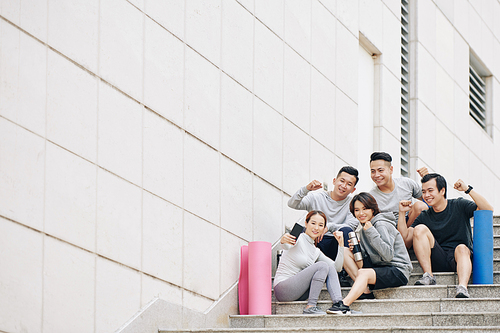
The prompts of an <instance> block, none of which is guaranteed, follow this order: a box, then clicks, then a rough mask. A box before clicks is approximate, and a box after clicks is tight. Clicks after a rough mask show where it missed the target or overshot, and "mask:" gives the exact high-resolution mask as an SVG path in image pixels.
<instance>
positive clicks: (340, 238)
mask: <svg viewBox="0 0 500 333" xmlns="http://www.w3.org/2000/svg"><path fill="white" fill-rule="evenodd" d="M333 237H335V239H336V240H337V242H338V243H339V244H341V245H342V246H344V233H343V232H342V231H339V230H337V231H335V232H334V233H333Z"/></svg>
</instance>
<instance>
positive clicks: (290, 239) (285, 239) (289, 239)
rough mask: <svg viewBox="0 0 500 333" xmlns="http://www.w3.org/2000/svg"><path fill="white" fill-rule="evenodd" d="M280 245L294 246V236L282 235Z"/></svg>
mask: <svg viewBox="0 0 500 333" xmlns="http://www.w3.org/2000/svg"><path fill="white" fill-rule="evenodd" d="M281 244H290V245H295V236H292V235H290V234H289V233H286V234H284V235H283V237H281Z"/></svg>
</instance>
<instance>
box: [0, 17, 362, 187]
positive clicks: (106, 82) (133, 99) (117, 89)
mask: <svg viewBox="0 0 500 333" xmlns="http://www.w3.org/2000/svg"><path fill="white" fill-rule="evenodd" d="M0 17H1V18H2V19H4V20H5V21H6V22H8V23H10V24H11V25H13V26H14V27H16V28H18V29H19V30H20V31H22V32H24V33H26V34H27V35H28V36H30V37H32V38H34V39H35V40H37V41H38V42H40V43H41V44H43V45H45V46H46V47H48V48H49V49H50V50H52V51H53V52H55V53H57V54H59V55H60V56H62V57H63V58H65V59H66V60H68V61H70V62H71V63H72V64H74V65H76V66H77V67H79V68H80V69H82V70H84V71H85V72H87V73H88V74H89V75H91V76H93V77H95V78H97V79H98V80H100V81H101V82H102V83H104V84H107V85H108V86H110V87H111V88H113V89H115V90H116V91H118V92H119V93H121V94H122V95H124V96H126V97H128V98H129V99H131V100H132V101H134V102H136V103H137V104H139V105H140V106H142V107H144V108H146V109H147V110H149V111H151V112H154V113H155V114H157V115H158V116H160V117H161V118H163V119H165V120H166V121H168V122H169V123H170V124H172V125H174V126H176V127H177V128H179V129H181V130H183V131H185V132H186V133H187V134H190V135H191V136H193V137H194V138H196V139H198V140H199V141H201V142H202V143H205V144H206V145H207V146H209V147H211V148H212V149H214V150H215V151H217V149H216V148H214V147H213V146H212V145H210V144H209V143H207V142H204V141H203V140H202V139H200V138H198V137H197V136H196V135H194V134H193V133H190V132H189V131H188V130H186V129H184V128H182V127H181V126H179V125H178V124H176V123H175V122H173V121H172V120H170V119H168V118H165V117H164V116H162V115H160V114H159V113H158V112H156V111H155V110H154V109H152V108H151V107H149V106H148V105H146V104H145V103H143V102H141V101H138V100H137V99H136V98H135V97H132V96H131V95H129V94H127V93H126V92H124V91H122V90H121V89H120V88H118V87H117V86H115V85H114V84H112V83H110V82H108V81H106V80H105V79H103V78H102V77H100V76H99V75H98V74H96V73H94V72H92V71H91V70H89V69H87V68H85V67H83V66H82V65H80V64H79V63H78V62H76V61H75V60H73V59H71V58H70V57H68V56H66V55H65V54H63V53H61V52H60V51H59V50H57V49H55V48H53V47H52V46H50V45H49V44H48V43H45V42H43V41H41V40H40V39H38V38H37V37H35V36H33V35H31V34H30V33H28V32H26V31H24V30H23V29H21V28H20V27H18V26H17V25H15V24H14V23H12V22H10V21H9V20H7V19H5V18H3V17H2V16H0ZM285 44H286V43H285ZM185 45H186V46H187V47H189V48H190V49H191V50H193V51H194V52H196V53H197V54H198V55H200V56H201V57H203V58H204V59H205V60H206V61H208V62H209V63H210V64H212V65H213V66H215V67H216V68H217V69H218V70H219V71H221V72H222V73H223V74H226V75H227V76H228V77H229V78H231V79H232V80H233V81H234V82H235V83H237V84H238V85H240V86H241V87H242V88H244V89H245V90H247V91H248V92H249V93H250V94H252V96H254V97H256V98H258V99H259V100H260V101H262V102H263V103H264V104H266V105H267V106H269V107H270V108H272V109H273V110H274V111H275V112H278V111H277V110H276V109H274V108H273V107H272V106H270V105H269V104H268V103H267V102H266V101H264V100H263V99H262V98H261V97H259V96H258V95H256V94H255V93H254V92H253V91H251V90H249V89H248V88H247V87H245V86H244V85H242V84H241V83H240V82H238V81H237V80H236V79H235V78H233V77H232V76H231V75H229V74H228V73H226V72H225V71H224V70H222V69H221V68H219V67H218V66H217V65H215V64H213V63H212V62H210V61H209V60H208V59H206V58H205V57H204V56H203V55H202V54H200V53H199V52H197V51H196V50H195V49H194V48H192V47H191V46H189V45H188V44H185ZM286 45H288V44H286ZM289 47H290V46H289ZM290 48H291V49H292V50H293V51H294V52H296V53H297V55H299V56H300V57H301V58H302V59H303V60H304V61H306V62H307V63H308V64H309V65H310V67H312V68H314V69H315V70H316V71H317V72H318V73H320V74H321V75H322V76H323V77H324V78H325V79H326V80H328V81H329V82H330V83H331V84H333V85H334V86H335V87H336V88H337V89H339V90H340V91H342V93H344V95H345V96H346V97H347V98H349V99H350V100H351V101H353V102H354V103H355V104H357V103H356V101H354V100H353V99H352V97H351V96H349V95H348V94H346V93H345V92H344V91H343V90H342V89H341V88H339V87H338V86H337V85H336V84H335V83H334V82H332V81H331V80H330V79H329V78H328V77H326V76H325V75H324V74H323V73H322V72H321V71H320V70H318V69H317V68H316V67H315V66H314V65H312V64H311V63H310V62H309V61H307V60H306V59H304V58H303V57H302V56H301V55H300V54H299V53H298V52H297V51H296V50H294V49H293V48H292V47H290ZM278 113H279V112H278ZM279 114H280V115H281V116H283V117H284V118H285V119H287V120H288V121H290V122H291V123H293V121H291V120H290V119H288V118H287V117H286V116H284V115H282V114H281V113H279ZM306 134H307V135H309V134H308V133H307V132H306ZM316 141H317V140H316ZM322 145H323V144H322ZM323 146H324V145H323ZM325 148H326V147H325ZM221 153H222V152H221ZM222 154H223V155H225V154H224V153H222ZM225 156H226V155H225ZM231 160H232V159H231ZM233 161H234V160H233ZM234 162H235V161H234ZM238 164H239V163H238ZM245 169H247V168H245ZM259 177H260V176H259ZM260 178H262V177H260ZM262 179H263V178H262ZM263 180H264V179H263ZM266 182H268V181H266ZM268 183H269V182H268ZM269 184H271V183H269ZM271 185H273V184H271ZM273 186H274V187H276V186H275V185H273ZM276 188H277V187H276ZM278 189H279V188H278ZM279 190H281V189H279ZM287 194H289V193H287Z"/></svg>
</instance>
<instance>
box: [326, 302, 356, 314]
mask: <svg viewBox="0 0 500 333" xmlns="http://www.w3.org/2000/svg"><path fill="white" fill-rule="evenodd" d="M326 313H331V314H350V313H351V308H349V307H348V306H347V305H344V302H342V301H338V302H337V303H335V304H333V305H332V307H331V308H329V309H328V310H326Z"/></svg>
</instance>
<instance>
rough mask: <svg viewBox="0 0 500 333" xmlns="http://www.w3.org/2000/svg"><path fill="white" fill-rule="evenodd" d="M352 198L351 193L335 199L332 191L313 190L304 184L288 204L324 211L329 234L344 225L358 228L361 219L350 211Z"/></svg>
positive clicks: (301, 208) (304, 208) (294, 207)
mask: <svg viewBox="0 0 500 333" xmlns="http://www.w3.org/2000/svg"><path fill="white" fill-rule="evenodd" d="M351 199H352V197H351V196H350V195H349V196H347V198H345V199H344V200H342V201H335V200H333V199H332V197H331V196H330V192H326V191H323V190H319V191H312V192H311V191H309V190H308V189H307V188H306V187H305V186H304V187H301V188H300V189H299V190H298V191H297V192H296V193H295V194H294V195H293V196H292V197H291V198H290V200H288V206H289V207H290V208H293V209H300V210H307V211H311V210H320V211H322V212H323V213H325V215H326V218H327V221H326V225H327V227H328V233H327V234H328V235H332V232H334V231H337V230H339V229H340V228H342V227H350V228H351V229H352V230H356V227H357V226H358V224H359V221H358V220H357V219H356V218H355V217H354V216H353V215H352V214H351V212H350V211H349V204H350V203H351Z"/></svg>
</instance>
